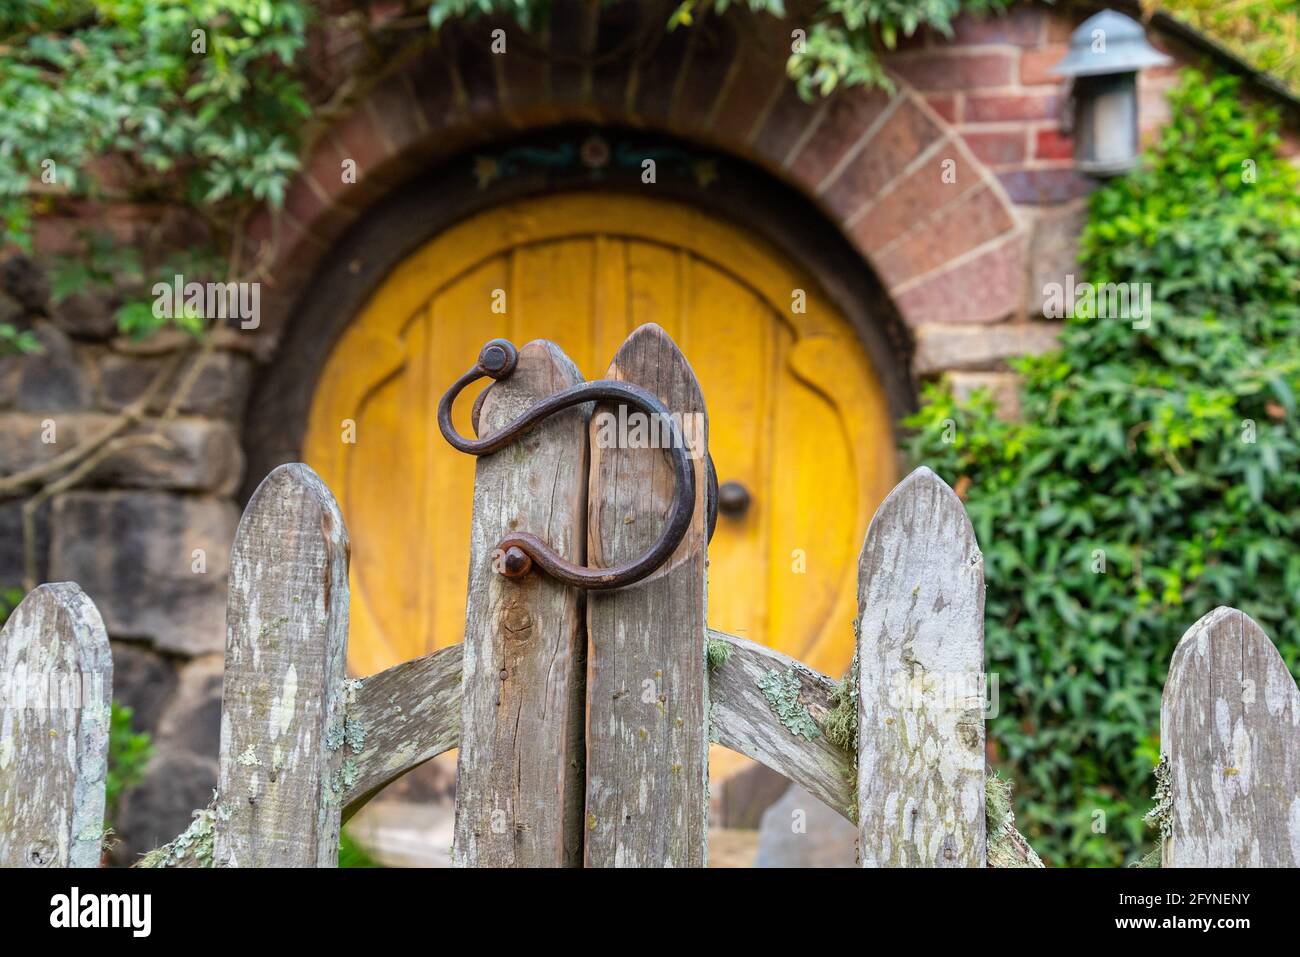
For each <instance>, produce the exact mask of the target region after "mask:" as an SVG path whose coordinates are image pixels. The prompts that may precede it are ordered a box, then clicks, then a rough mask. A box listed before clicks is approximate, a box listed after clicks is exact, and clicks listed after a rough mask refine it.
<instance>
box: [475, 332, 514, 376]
mask: <svg viewBox="0 0 1300 957" xmlns="http://www.w3.org/2000/svg"><path fill="white" fill-rule="evenodd" d="M518 361H519V350H517V349H516V348H515V347H514V344H513V343H511V342H510V341H508V340H506V339H493V340H491V341H490V342H488V343H487V345H485V346H484V347H483V348H482V349H481V350H480V351H479V354H478V366H479V368H480V369H482V370H483V371H484V373H486V374H487V375H489V376H491V377H492V378H493V379H504V378H505V377H506V376H508V375H510V373H511V372H513V371H514V370H515V363H517V362H518Z"/></svg>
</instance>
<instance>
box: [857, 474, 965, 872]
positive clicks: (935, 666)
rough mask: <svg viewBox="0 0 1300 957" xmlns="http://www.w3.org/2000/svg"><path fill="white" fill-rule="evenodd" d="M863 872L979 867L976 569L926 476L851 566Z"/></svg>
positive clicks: (938, 490)
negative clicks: (866, 869) (855, 577)
mask: <svg viewBox="0 0 1300 957" xmlns="http://www.w3.org/2000/svg"><path fill="white" fill-rule="evenodd" d="M858 609H859V610H858V619H857V622H856V623H855V625H854V634H855V635H856V638H857V652H856V654H857V665H858V671H859V687H858V845H859V856H860V858H861V862H862V865H863V866H864V867H909V866H911V867H916V866H920V867H983V866H984V863H985V834H984V830H985V828H984V715H983V707H984V702H983V696H982V694H980V692H979V689H980V688H981V687H982V684H981V676H982V675H983V672H984V565H983V558H982V556H981V555H980V550H979V546H978V545H977V544H976V543H975V532H974V530H973V529H972V528H971V525H970V520H969V519H968V518H967V517H966V510H965V509H964V508H962V504H961V501H960V500H959V499H958V498H957V496H956V495H955V494H954V493H953V491H952V489H950V488H949V487H948V486H947V484H946V483H945V482H944V481H943V480H942V479H941V478H939V476H937V475H935V474H934V473H933V472H931V471H930V470H929V469H927V468H920V469H917V470H916V471H915V472H913V473H912V474H911V475H909V476H908V477H907V478H906V479H904V480H903V481H902V482H901V483H900V484H899V486H898V487H897V488H896V489H894V490H893V491H892V492H890V493H889V496H888V497H887V498H886V499H885V501H884V502H883V503H881V506H880V509H879V510H878V511H877V512H876V515H875V517H874V518H873V519H872V521H871V526H870V528H869V529H868V531H867V541H866V544H865V545H864V546H863V548H862V557H861V559H860V560H859V563H858Z"/></svg>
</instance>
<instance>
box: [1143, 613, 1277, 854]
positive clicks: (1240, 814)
mask: <svg viewBox="0 0 1300 957" xmlns="http://www.w3.org/2000/svg"><path fill="white" fill-rule="evenodd" d="M1160 747H1161V751H1162V755H1163V760H1162V761H1161V765H1162V767H1161V773H1160V775H1159V777H1160V779H1161V781H1160V787H1161V792H1162V793H1161V794H1160V797H1161V798H1162V799H1163V800H1162V806H1161V808H1160V809H1159V810H1160V811H1161V815H1160V817H1161V821H1162V824H1163V826H1164V835H1163V837H1164V840H1163V844H1162V848H1161V851H1162V853H1161V861H1162V864H1163V866H1165V867H1300V689H1297V688H1296V683H1295V681H1294V680H1292V678H1291V673H1290V672H1289V671H1288V670H1287V667H1286V663H1285V662H1284V661H1283V660H1282V656H1281V655H1279V654H1278V652H1277V648H1276V647H1275V646H1274V645H1273V642H1271V641H1270V640H1269V638H1268V636H1267V635H1266V634H1264V631H1263V629H1261V628H1260V627H1259V625H1257V624H1255V622H1254V621H1253V620H1252V619H1251V618H1250V616H1249V615H1246V614H1244V613H1242V612H1240V611H1237V609H1235V608H1216V609H1215V610H1214V611H1212V612H1210V613H1209V614H1208V615H1206V616H1205V617H1204V618H1202V619H1201V620H1200V621H1198V622H1197V623H1196V624H1194V625H1192V627H1191V628H1189V629H1188V630H1187V634H1185V635H1183V638H1182V640H1181V641H1180V642H1179V643H1178V647H1177V648H1175V649H1174V656H1173V660H1172V662H1171V663H1170V666H1169V678H1168V680H1167V681H1166V682H1165V692H1164V699H1163V701H1162V703H1161V708H1160Z"/></svg>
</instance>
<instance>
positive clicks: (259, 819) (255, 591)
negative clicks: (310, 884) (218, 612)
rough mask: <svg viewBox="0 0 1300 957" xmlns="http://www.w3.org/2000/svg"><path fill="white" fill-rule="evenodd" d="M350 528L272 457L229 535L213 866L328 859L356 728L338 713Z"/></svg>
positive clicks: (312, 476) (319, 485)
mask: <svg viewBox="0 0 1300 957" xmlns="http://www.w3.org/2000/svg"><path fill="white" fill-rule="evenodd" d="M347 644H348V534H347V529H346V528H345V527H344V525H343V516H342V515H340V514H339V509H338V505H337V504H336V503H335V501H334V496H333V495H331V494H330V490H329V489H328V488H326V487H325V484H324V483H323V482H322V481H321V480H320V479H319V478H318V477H317V476H316V473H315V472H313V471H312V470H311V469H310V468H308V467H307V466H306V465H301V464H293V465H281V466H280V467H279V468H277V469H276V470H275V471H273V472H272V473H271V474H270V475H268V476H267V477H266V478H265V479H264V480H263V481H262V484H261V485H259V486H258V487H257V491H255V492H254V493H253V497H252V499H251V500H250V501H249V503H248V507H247V508H246V509H244V517H243V518H242V519H240V522H239V530H238V531H237V532H236V533H235V544H234V547H233V548H232V549H231V555H230V597H229V601H228V604H227V610H226V675H225V688H224V691H223V694H222V700H221V766H220V774H219V778H218V782H219V783H218V792H217V793H218V804H217V808H216V820H215V822H214V829H215V835H214V855H213V859H214V861H215V863H216V864H217V866H219V867H336V866H338V853H339V818H340V812H341V811H342V806H343V804H342V795H343V794H344V792H345V791H346V788H347V785H348V784H349V781H348V778H349V774H350V772H349V767H350V766H351V764H350V760H349V759H350V758H352V757H353V756H354V755H355V754H356V753H357V752H359V751H360V750H361V749H362V748H363V747H364V730H365V729H364V728H357V727H351V726H349V725H348V724H347V721H346V702H345V696H346V693H347V672H346V659H347Z"/></svg>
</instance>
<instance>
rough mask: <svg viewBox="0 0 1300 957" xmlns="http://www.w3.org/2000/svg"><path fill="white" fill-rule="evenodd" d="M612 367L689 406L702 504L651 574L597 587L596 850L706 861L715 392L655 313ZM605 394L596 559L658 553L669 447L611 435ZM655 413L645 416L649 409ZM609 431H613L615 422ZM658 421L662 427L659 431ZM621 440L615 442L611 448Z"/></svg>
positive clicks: (667, 862) (613, 855) (593, 538)
mask: <svg viewBox="0 0 1300 957" xmlns="http://www.w3.org/2000/svg"><path fill="white" fill-rule="evenodd" d="M607 378H610V379H620V380H623V381H625V382H631V383H635V384H636V385H639V386H642V387H643V388H646V389H648V390H649V391H651V392H653V393H655V394H656V395H657V396H658V397H659V399H660V400H661V401H662V402H663V403H664V405H666V406H667V407H668V409H669V411H670V413H672V414H673V415H677V414H680V415H681V416H682V425H683V431H684V432H685V433H686V437H687V439H688V442H689V443H690V444H691V454H692V459H693V461H694V464H695V498H696V501H695V512H694V517H693V518H692V521H691V526H690V528H689V530H688V531H687V533H686V537H685V538H684V539H683V540H682V543H681V545H680V546H678V548H677V550H676V552H674V553H673V555H672V556H671V557H670V558H669V560H668V561H667V562H666V563H665V565H664V566H663V567H662V568H660V569H659V570H658V571H656V572H654V573H653V574H652V575H651V576H650V577H649V578H647V579H645V580H644V581H641V582H638V583H637V584H635V585H632V586H630V587H628V588H624V589H620V590H618V591H613V592H592V593H591V594H590V595H589V596H588V624H589V630H590V636H591V656H592V658H591V667H590V676H589V678H588V689H587V747H588V754H587V820H586V828H587V834H586V840H587V852H586V861H587V864H588V866H591V867H661V866H671V867H703V866H704V864H705V860H706V855H707V845H708V820H709V816H708V783H709V767H708V676H707V672H706V667H705V647H706V639H707V636H706V629H705V621H704V605H705V565H706V554H705V548H706V542H705V508H704V495H705V485H706V478H707V477H706V469H705V462H706V461H707V460H706V457H705V456H706V452H707V449H708V430H707V419H706V418H705V414H704V398H703V396H702V395H701V393H700V387H699V383H698V382H697V381H696V379H695V374H694V372H692V371H691V367H690V364H689V363H687V361H686V358H685V356H683V355H682V353H681V352H680V351H679V350H678V348H677V346H676V345H675V344H674V343H673V341H672V339H670V338H669V337H668V334H667V333H665V332H664V331H663V329H661V328H659V327H658V326H656V325H644V326H641V327H640V328H639V329H637V330H636V331H635V332H633V333H632V335H631V336H629V337H628V339H627V341H626V342H624V343H623V345H622V347H621V348H620V349H619V350H618V354H617V355H616V356H615V357H614V361H613V363H612V364H611V365H610V367H609V373H608V375H607ZM602 413H603V414H606V415H609V414H613V415H615V416H617V413H618V409H617V408H616V407H609V406H601V407H598V409H597V413H596V416H594V417H593V419H592V424H591V436H592V438H591V459H592V464H591V501H590V508H589V523H588V543H589V544H588V547H589V551H590V555H591V559H590V561H589V562H588V564H591V565H601V566H605V567H608V566H611V565H614V564H616V563H619V562H624V561H628V560H630V559H633V558H635V557H637V556H638V555H641V554H642V553H644V551H645V550H646V548H647V547H649V545H650V544H651V543H652V542H653V541H654V540H655V538H656V537H657V536H658V534H659V531H660V529H661V527H662V523H663V516H664V513H665V512H666V510H667V508H668V504H669V502H670V501H671V500H672V495H673V491H674V490H673V482H674V479H673V473H672V470H671V468H670V466H669V463H668V462H667V461H666V459H665V453H664V452H663V451H662V450H661V449H657V448H645V447H636V446H637V445H638V442H637V439H636V435H637V434H640V435H642V436H645V435H646V434H647V431H648V430H649V429H650V428H651V427H653V426H655V425H657V423H646V424H645V425H643V427H642V428H641V429H640V431H639V433H638V432H637V431H635V428H636V425H637V420H636V416H637V415H638V413H636V412H634V411H632V410H628V412H627V419H626V421H627V423H628V424H629V427H628V428H626V432H627V435H626V437H625V438H626V439H627V444H628V445H629V446H632V447H629V448H622V447H618V446H619V445H620V444H622V443H621V442H620V441H615V442H610V441H609V438H610V432H609V425H610V424H611V423H612V424H613V425H614V427H615V431H616V432H618V431H622V430H620V428H619V427H618V425H617V423H616V422H613V421H612V420H610V419H604V420H602V419H601V415H602ZM641 418H642V419H643V420H644V419H645V418H646V417H645V416H642V417H641ZM602 432H603V434H602ZM650 434H653V432H651V433H650ZM605 446H610V447H605Z"/></svg>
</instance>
